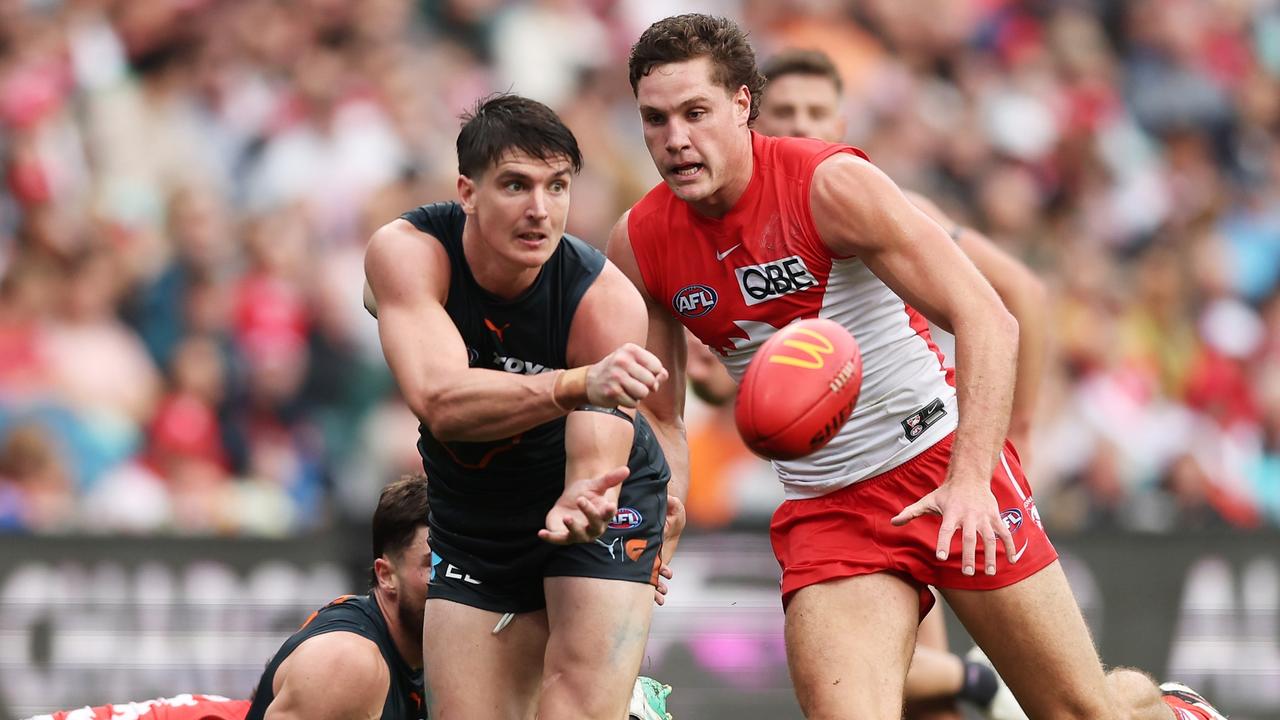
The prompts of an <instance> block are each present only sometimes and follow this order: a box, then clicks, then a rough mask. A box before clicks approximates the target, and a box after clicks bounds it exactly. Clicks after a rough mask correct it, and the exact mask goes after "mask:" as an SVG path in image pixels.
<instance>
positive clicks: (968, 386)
mask: <svg viewBox="0 0 1280 720" xmlns="http://www.w3.org/2000/svg"><path fill="white" fill-rule="evenodd" d="M810 205H811V208H812V212H813V219H814V223H815V225H816V226H817V228H818V232H819V234H820V235H821V237H822V239H823V241H824V242H825V243H826V245H827V247H828V248H829V249H830V250H831V252H832V254H833V255H836V256H838V257H847V256H857V257H858V259H859V260H861V261H862V262H863V263H864V264H866V266H867V268H868V269H870V270H871V272H873V273H875V275H876V277H878V278H880V280H881V281H882V282H884V283H885V285H887V286H888V287H889V288H890V289H891V290H893V291H894V292H895V293H897V294H898V296H899V297H901V298H902V299H903V301H904V302H906V303H908V304H910V305H911V306H912V307H914V308H916V309H917V310H919V311H920V312H922V313H924V315H925V316H926V317H928V318H929V319H930V320H932V321H933V322H934V323H936V324H937V325H939V326H940V327H942V328H944V329H946V330H948V331H950V332H952V333H954V334H955V336H956V358H955V360H956V383H957V387H956V395H957V401H958V403H959V415H960V417H959V427H958V428H957V430H956V435H955V443H954V445H953V447H952V454H951V462H950V465H949V467H948V471H947V478H946V480H945V481H944V482H943V484H942V486H941V487H939V488H938V489H937V490H935V491H933V492H931V493H929V494H928V495H926V496H925V497H923V498H921V499H920V500H919V501H917V502H915V503H913V504H912V505H910V506H908V507H907V508H905V509H904V510H903V511H902V512H901V513H899V514H898V516H897V517H895V518H894V519H893V522H894V523H895V524H899V525H900V524H904V523H906V522H910V521H911V520H912V519H914V518H917V517H920V516H923V515H927V514H935V515H941V516H942V522H941V527H940V529H939V533H938V546H937V554H938V557H939V559H945V558H946V556H947V555H948V554H949V552H950V547H951V539H952V537H953V536H954V535H955V533H956V531H957V530H958V531H959V532H960V534H961V538H962V548H963V555H962V565H963V572H965V574H969V575H972V574H974V572H975V567H976V565H975V559H976V558H975V555H976V547H977V541H978V538H981V539H982V543H983V546H984V549H985V550H986V553H985V554H986V558H985V560H986V562H985V566H986V567H985V569H986V572H987V574H988V575H991V574H994V573H995V571H996V550H997V547H998V544H999V541H1001V540H1003V542H1004V546H1005V551H1006V553H1007V557H1008V558H1009V561H1010V562H1012V561H1013V556H1014V546H1013V538H1012V535H1010V533H1009V529H1008V528H1007V527H1005V524H1004V522H1002V521H1001V520H1000V514H999V509H998V507H997V506H996V501H995V497H994V495H992V493H991V472H992V468H993V466H994V464H995V458H996V453H997V451H998V450H999V448H1000V446H1001V444H1002V443H1003V442H1004V439H1005V432H1006V431H1007V430H1008V427H1009V408H1010V405H1011V402H1012V397H1013V378H1014V372H1015V360H1016V353H1017V342H1018V323H1017V321H1015V320H1014V318H1013V316H1012V315H1010V314H1009V312H1008V311H1007V310H1006V309H1005V307H1004V305H1003V304H1002V303H1001V302H1000V298H999V297H998V296H997V295H996V293H995V291H994V290H993V289H992V288H991V285H990V283H988V282H987V281H986V280H985V279H983V277H982V275H981V274H980V273H979V272H978V270H977V268H975V267H974V266H973V263H971V262H969V260H968V259H966V258H965V256H964V253H962V252H961V251H960V249H959V248H957V247H956V245H955V243H954V242H952V240H951V238H950V237H948V236H947V233H946V232H945V231H944V230H943V229H942V228H941V227H940V226H939V225H938V224H937V223H935V222H933V221H932V220H931V219H930V218H929V217H928V216H927V215H925V214H924V213H923V212H921V211H920V209H919V208H917V207H916V206H915V205H913V204H911V202H910V201H909V200H908V199H907V198H906V197H905V196H904V195H903V194H902V191H901V190H899V189H898V186H897V185H895V184H894V183H893V181H892V180H890V179H889V178H888V176H886V175H885V174H884V173H883V172H882V171H880V170H879V169H878V168H876V167H875V166H874V165H872V164H871V163H869V162H867V161H865V160H862V159H861V158H858V157H855V156H853V155H849V154H843V153H842V154H839V155H833V156H832V157H830V158H827V159H826V160H824V161H823V162H822V164H821V165H819V166H818V168H817V169H816V170H815V171H814V175H813V182H812V185H811V188H810Z"/></svg>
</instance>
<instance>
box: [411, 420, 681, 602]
mask: <svg viewBox="0 0 1280 720" xmlns="http://www.w3.org/2000/svg"><path fill="white" fill-rule="evenodd" d="M636 445H637V447H636V448H635V449H634V450H633V453H632V457H631V461H630V462H629V463H628V465H629V466H630V467H631V475H630V476H628V477H627V479H626V480H625V481H623V483H622V490H621V493H620V495H619V498H618V513H617V515H616V516H615V517H614V520H613V522H612V523H610V524H609V527H608V529H607V530H606V531H605V533H604V535H603V536H601V537H600V538H598V539H596V540H595V541H593V542H590V543H580V544H575V545H552V544H551V543H548V542H546V541H544V540H541V539H539V538H538V535H537V532H538V530H540V529H541V528H542V522H543V519H544V518H545V516H546V513H547V511H548V510H550V509H551V505H550V503H547V505H546V507H540V508H537V509H536V512H534V513H529V514H526V515H525V517H526V519H525V520H523V521H520V525H522V527H520V528H519V532H517V533H512V534H508V535H507V536H506V538H505V539H503V540H495V539H494V538H493V537H492V536H489V537H467V536H466V535H464V534H462V533H456V532H454V533H440V534H439V537H440V539H439V540H437V537H438V536H437V534H435V528H434V527H433V528H432V531H433V535H432V537H431V550H432V554H431V563H432V566H431V579H430V585H429V587H428V590H427V597H428V598H439V599H444V600H452V601H453V602H457V603H462V604H463V605H469V606H471V607H476V608H480V609H482V610H490V611H493V612H500V613H524V612H532V611H534V610H541V609H542V608H544V607H546V604H547V602H546V597H545V594H544V591H543V582H542V581H543V579H544V578H549V577H587V578H600V579H604V580H625V581H628V582H636V583H647V584H650V585H654V584H656V583H657V581H658V569H659V567H660V564H661V560H660V558H659V551H660V550H661V549H662V530H663V523H664V522H665V520H666V514H667V481H668V480H669V479H670V477H671V472H670V469H669V468H668V467H667V463H666V460H665V458H663V456H662V451H661V449H660V448H658V445H657V442H656V440H655V439H654V438H653V436H652V434H651V431H649V430H648V428H647V427H642V426H641V425H639V424H638V425H637V433H636ZM556 482H558V483H559V487H560V488H561V489H563V487H564V485H563V482H564V481H563V479H558V480H556ZM554 495H555V496H556V497H558V496H559V493H558V492H557V493H554ZM553 501H554V500H553ZM474 512H476V513H477V514H483V512H484V511H482V510H481V509H479V508H477V509H476V510H475V511H474ZM433 514H434V508H433ZM513 522H516V521H514V520H513ZM459 524H462V523H456V522H455V525H459Z"/></svg>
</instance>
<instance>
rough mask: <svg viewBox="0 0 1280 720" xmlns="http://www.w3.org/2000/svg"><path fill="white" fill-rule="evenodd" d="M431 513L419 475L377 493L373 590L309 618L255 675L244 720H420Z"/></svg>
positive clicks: (423, 711) (344, 599) (424, 481)
mask: <svg viewBox="0 0 1280 720" xmlns="http://www.w3.org/2000/svg"><path fill="white" fill-rule="evenodd" d="M428 510H429V506H428V504H427V479H426V477H425V476H423V475H415V476H411V477H404V478H402V479H400V480H398V481H396V482H393V483H391V484H390V485H388V486H386V487H385V488H383V490H382V495H381V497H379V498H378V507H377V509H376V510H375V511H374V513H373V557H374V561H373V569H372V571H371V585H372V589H371V590H370V591H369V594H368V595H344V596H342V597H340V598H338V599H336V600H334V601H333V602H331V603H329V604H328V605H326V606H325V607H323V608H321V609H319V610H317V611H316V612H314V613H312V614H311V617H309V618H307V620H306V622H305V623H303V625H302V628H301V629H299V630H298V632H296V633H294V634H293V636H292V637H290V638H289V639H288V640H286V641H285V642H284V644H283V645H281V646H280V650H279V651H277V652H276V654H275V656H274V657H272V658H271V661H270V662H269V663H267V669H266V670H265V671H264V672H263V673H262V679H261V680H260V681H259V683H258V687H257V689H256V690H255V691H254V697H253V702H252V705H251V706H250V708H249V714H248V715H247V716H246V720H262V719H263V718H269V719H270V720H323V719H324V718H371V719H372V718H381V719H382V720H415V719H417V718H425V717H426V708H425V703H424V702H423V696H424V692H423V685H422V622H423V608H424V607H425V603H426V594H427V575H428V573H430V571H431V548H430V546H429V545H428V538H427V515H428Z"/></svg>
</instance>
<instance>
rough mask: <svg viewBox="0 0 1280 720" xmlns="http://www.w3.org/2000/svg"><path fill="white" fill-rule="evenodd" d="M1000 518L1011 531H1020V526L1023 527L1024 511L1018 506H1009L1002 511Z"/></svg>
mask: <svg viewBox="0 0 1280 720" xmlns="http://www.w3.org/2000/svg"><path fill="white" fill-rule="evenodd" d="M1000 519H1001V520H1003V521H1004V526H1005V527H1007V528H1009V532H1011V533H1013V532H1018V528H1020V527H1022V511H1021V510H1019V509H1018V508H1009V509H1008V510H1005V511H1004V512H1002V513H1000Z"/></svg>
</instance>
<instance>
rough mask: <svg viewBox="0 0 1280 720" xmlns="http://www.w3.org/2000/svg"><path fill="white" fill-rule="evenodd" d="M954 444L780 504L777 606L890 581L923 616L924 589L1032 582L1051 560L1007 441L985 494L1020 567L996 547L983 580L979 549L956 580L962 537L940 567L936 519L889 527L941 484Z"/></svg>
mask: <svg viewBox="0 0 1280 720" xmlns="http://www.w3.org/2000/svg"><path fill="white" fill-rule="evenodd" d="M952 438H953V436H952V435H948V436H947V437H945V438H943V439H942V440H940V441H938V442H937V443H936V444H934V446H933V447H931V448H929V449H928V450H925V451H924V452H923V453H921V454H919V455H917V456H916V457H914V458H912V459H910V460H908V461H907V462H905V463H903V464H901V465H899V466H898V467H896V468H893V469H892V470H889V471H887V472H884V473H881V474H879V475H876V476H874V477H871V478H868V479H866V480H863V481H861V482H856V483H854V484H853V485H850V486H849V487H846V488H841V489H840V490H837V491H835V492H833V493H830V494H828V495H823V496H822V497H817V498H810V499H806V500H787V501H785V502H783V503H782V505H780V506H779V507H778V509H777V510H776V511H775V512H774V513H773V522H772V523H771V526H770V531H769V535H770V539H771V540H772V541H773V553H774V555H775V556H776V557H777V558H778V564H779V565H781V566H782V604H783V607H786V605H787V604H788V603H790V602H791V598H792V596H794V595H795V593H796V591H797V590H799V589H801V588H803V587H808V586H809V585H816V584H817V583H821V582H826V581H828V580H835V579H838V578H844V577H853V576H855V575H869V574H871V573H878V572H890V573H894V574H896V575H900V576H902V577H903V578H904V579H906V580H907V581H908V582H910V583H912V584H913V585H916V586H917V587H919V589H920V617H921V618H923V617H924V616H925V614H926V613H928V611H929V609H930V608H931V607H933V603H934V598H933V593H931V592H929V588H928V587H926V586H928V585H933V586H934V587H939V588H954V589H959V590H995V589H996V588H1002V587H1005V586H1007V585H1012V584H1014V583H1016V582H1018V581H1019V580H1022V579H1024V578H1027V577H1030V576H1031V575H1034V574H1035V573H1037V572H1039V571H1040V570H1042V569H1044V568H1045V566H1047V565H1049V564H1050V563H1052V562H1053V561H1054V560H1056V559H1057V557H1058V553H1057V551H1056V550H1054V549H1053V544H1052V543H1050V542H1049V538H1048V536H1047V535H1045V533H1044V528H1043V527H1042V526H1041V524H1040V513H1039V512H1038V511H1037V510H1036V503H1035V499H1034V498H1033V497H1032V496H1031V486H1030V485H1029V484H1027V479H1026V477H1025V476H1024V475H1023V474H1022V466H1021V465H1020V464H1019V462H1018V455H1017V451H1016V450H1014V448H1013V445H1011V444H1010V443H1009V442H1007V441H1006V442H1005V444H1004V450H1003V451H1002V452H1001V453H1000V455H999V456H998V458H997V460H996V467H995V472H993V473H992V476H991V491H992V493H993V494H994V495H995V496H996V501H997V502H998V503H999V505H1000V514H1001V516H1002V517H1003V518H1004V521H1005V525H1006V526H1008V528H1009V530H1010V531H1011V532H1012V534H1013V544H1014V550H1015V552H1017V553H1018V561H1017V562H1016V563H1015V564H1013V565H1009V561H1008V559H1007V556H1006V555H1005V552H1004V546H1003V544H1002V545H1001V547H1000V553H999V556H998V558H997V561H996V574H995V575H987V574H986V573H985V572H983V570H982V568H983V552H984V550H983V545H982V542H981V541H979V543H978V556H977V560H978V562H977V572H976V573H975V574H973V575H965V574H964V573H962V572H961V562H962V557H961V548H962V545H961V543H962V535H961V533H960V532H956V534H955V537H954V538H953V539H952V541H951V554H950V555H948V557H947V559H946V560H939V559H938V558H937V555H936V551H937V546H938V527H939V526H940V525H941V524H942V518H941V517H940V516H937V515H926V516H924V517H920V518H916V519H915V520H912V521H911V522H909V523H907V524H906V525H904V526H902V527H894V526H893V524H891V523H890V522H889V521H890V520H891V519H893V517H894V516H896V515H897V514H898V513H900V512H902V510H903V508H905V507H907V506H908V505H910V504H912V503H914V502H915V501H916V500H919V499H920V498H922V497H924V496H925V495H927V494H929V493H930V492H933V491H934V490H936V489H937V488H938V486H939V485H941V484H942V481H943V480H945V479H946V476H947V465H948V463H949V462H950V459H951V442H952Z"/></svg>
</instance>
